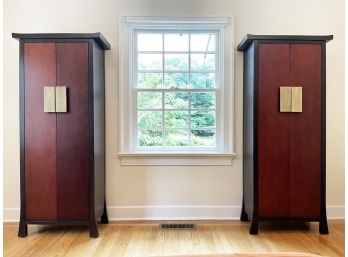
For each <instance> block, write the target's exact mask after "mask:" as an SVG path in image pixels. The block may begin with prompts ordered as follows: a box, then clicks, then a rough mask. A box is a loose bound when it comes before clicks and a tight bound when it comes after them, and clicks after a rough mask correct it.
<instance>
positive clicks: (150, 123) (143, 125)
mask: <svg viewBox="0 0 348 257" xmlns="http://www.w3.org/2000/svg"><path fill="white" fill-rule="evenodd" d="M161 127H162V112H161V111H138V128H140V129H152V128H161Z"/></svg>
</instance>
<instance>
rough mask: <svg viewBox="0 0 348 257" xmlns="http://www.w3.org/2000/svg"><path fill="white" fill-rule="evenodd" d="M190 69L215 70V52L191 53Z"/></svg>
mask: <svg viewBox="0 0 348 257" xmlns="http://www.w3.org/2000/svg"><path fill="white" fill-rule="evenodd" d="M191 69H192V70H198V71H200V70H215V54H191Z"/></svg>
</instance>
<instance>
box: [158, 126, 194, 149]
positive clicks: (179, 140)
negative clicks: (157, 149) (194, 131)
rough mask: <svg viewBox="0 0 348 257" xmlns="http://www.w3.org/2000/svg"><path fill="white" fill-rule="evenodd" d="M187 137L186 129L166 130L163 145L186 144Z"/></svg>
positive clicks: (187, 142) (187, 141)
mask: <svg viewBox="0 0 348 257" xmlns="http://www.w3.org/2000/svg"><path fill="white" fill-rule="evenodd" d="M188 144H189V137H188V131H187V130H183V129H180V130H168V131H165V132H164V145H165V146H188Z"/></svg>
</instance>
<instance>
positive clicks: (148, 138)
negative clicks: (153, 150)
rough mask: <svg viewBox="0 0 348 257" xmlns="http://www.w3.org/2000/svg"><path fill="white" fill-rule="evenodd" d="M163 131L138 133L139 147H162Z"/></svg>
mask: <svg viewBox="0 0 348 257" xmlns="http://www.w3.org/2000/svg"><path fill="white" fill-rule="evenodd" d="M162 141H163V139H162V131H159V130H143V131H138V146H140V147H151V146H152V147H153V146H162Z"/></svg>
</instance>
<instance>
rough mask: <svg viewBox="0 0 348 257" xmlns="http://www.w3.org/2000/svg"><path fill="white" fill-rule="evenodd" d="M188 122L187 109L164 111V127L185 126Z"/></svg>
mask: <svg viewBox="0 0 348 257" xmlns="http://www.w3.org/2000/svg"><path fill="white" fill-rule="evenodd" d="M188 124H189V112H188V111H171V112H168V111H166V112H164V127H165V128H187V127H188Z"/></svg>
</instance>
